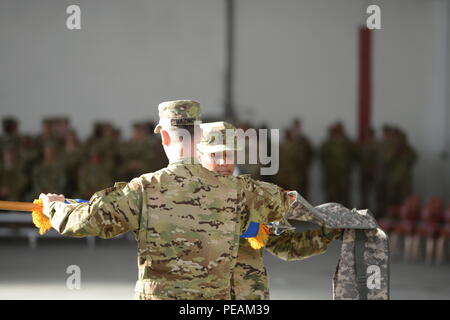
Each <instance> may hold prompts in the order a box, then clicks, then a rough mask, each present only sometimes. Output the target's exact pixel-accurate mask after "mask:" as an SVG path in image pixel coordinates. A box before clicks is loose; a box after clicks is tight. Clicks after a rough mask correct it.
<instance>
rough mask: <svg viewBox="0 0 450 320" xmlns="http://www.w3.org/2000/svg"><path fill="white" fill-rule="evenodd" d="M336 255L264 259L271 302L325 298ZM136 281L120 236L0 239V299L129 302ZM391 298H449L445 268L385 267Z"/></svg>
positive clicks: (129, 246)
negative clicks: (75, 286)
mask: <svg viewBox="0 0 450 320" xmlns="http://www.w3.org/2000/svg"><path fill="white" fill-rule="evenodd" d="M338 255H339V243H338V242H336V243H333V244H332V245H331V247H330V248H329V249H328V251H327V252H326V253H325V254H324V255H321V256H318V257H313V258H310V259H307V260H304V261H297V262H290V263H287V262H284V261H281V260H277V259H276V258H274V257H273V256H271V255H270V254H267V255H266V256H265V261H266V264H267V269H268V271H269V274H270V288H271V297H272V299H331V297H332V296H331V278H332V276H333V272H334V269H335V266H336V262H337V258H338ZM69 265H78V266H79V267H80V269H81V288H80V289H79V290H69V289H67V287H66V281H67V278H68V277H69V275H68V274H66V269H67V267H68V266H69ZM136 277H137V268H136V245H135V243H134V242H132V241H128V240H127V239H125V238H122V239H113V240H101V239H100V240H97V242H96V245H95V247H89V246H88V245H87V242H86V240H85V239H68V238H64V239H62V238H57V239H40V240H39V241H38V245H37V247H36V248H35V249H32V248H30V247H29V245H28V243H27V241H26V240H24V239H20V240H15V241H12V240H9V241H8V240H4V239H1V240H0V299H132V298H133V289H134V283H135V280H136ZM391 298H392V299H450V265H449V264H447V265H443V266H434V265H426V264H425V263H419V262H418V263H405V262H401V261H396V260H394V261H392V263H391Z"/></svg>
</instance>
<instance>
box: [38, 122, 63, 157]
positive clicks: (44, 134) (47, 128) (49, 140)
mask: <svg viewBox="0 0 450 320" xmlns="http://www.w3.org/2000/svg"><path fill="white" fill-rule="evenodd" d="M36 143H37V145H38V149H39V150H40V153H41V156H42V152H43V150H44V148H45V146H46V145H50V144H51V145H53V146H54V147H55V148H58V147H59V146H60V144H61V143H60V142H59V141H58V139H57V138H56V137H55V134H54V132H53V119H50V118H45V119H42V124H41V134H40V135H39V136H38V137H37V138H36Z"/></svg>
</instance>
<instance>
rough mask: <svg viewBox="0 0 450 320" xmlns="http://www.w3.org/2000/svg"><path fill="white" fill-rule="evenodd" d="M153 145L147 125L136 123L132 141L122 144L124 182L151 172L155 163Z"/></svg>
mask: <svg viewBox="0 0 450 320" xmlns="http://www.w3.org/2000/svg"><path fill="white" fill-rule="evenodd" d="M152 147H153V145H152V143H151V141H150V139H149V137H148V132H147V126H146V125H145V123H135V124H134V125H133V133H132V136H131V139H130V140H129V141H126V142H125V143H123V144H122V148H121V149H122V150H121V155H122V159H123V173H122V176H123V180H124V181H129V180H131V179H133V178H135V177H139V176H140V175H141V174H144V173H146V172H152V171H151V164H152V162H153V159H152V158H153V150H152Z"/></svg>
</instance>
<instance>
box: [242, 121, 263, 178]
mask: <svg viewBox="0 0 450 320" xmlns="http://www.w3.org/2000/svg"><path fill="white" fill-rule="evenodd" d="M238 129H241V130H243V132H244V134H247V136H248V138H245V139H244V140H243V143H245V162H244V163H239V164H238V170H239V173H240V174H249V175H250V176H251V177H252V178H253V179H256V180H261V178H262V176H261V165H260V163H259V156H258V133H257V132H256V130H255V129H254V127H252V125H250V124H249V123H242V124H241V125H239V126H238ZM250 145H252V146H254V147H255V149H256V153H255V154H254V155H253V157H251V156H250V151H251V148H250Z"/></svg>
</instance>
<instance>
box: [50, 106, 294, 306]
mask: <svg viewBox="0 0 450 320" xmlns="http://www.w3.org/2000/svg"><path fill="white" fill-rule="evenodd" d="M199 109H200V106H199V104H198V103H196V102H193V101H185V100H182V101H173V102H165V103H162V104H160V106H159V111H160V118H161V121H160V123H159V124H158V126H157V127H156V128H155V132H159V130H160V129H161V128H162V127H164V126H177V125H180V124H183V125H188V124H192V123H193V122H194V121H195V120H198V119H199ZM271 195H273V196H274V197H272V198H270V196H271ZM275 195H276V196H275ZM288 205H289V204H288V198H287V195H285V194H283V193H281V192H279V190H278V189H277V190H270V189H262V190H261V189H258V188H257V186H256V185H255V184H254V183H252V181H247V180H243V179H239V178H235V177H224V176H220V175H218V174H216V173H214V172H211V171H209V170H207V169H205V168H203V167H202V166H201V165H200V164H199V163H195V161H194V160H193V159H189V158H188V159H179V160H178V161H174V162H172V163H170V164H169V166H168V167H166V168H163V169H161V170H159V171H156V172H154V173H148V174H144V175H142V176H140V177H138V178H135V179H133V180H131V181H130V182H129V183H116V184H115V186H114V187H111V188H108V189H105V190H103V191H100V192H97V193H96V194H94V195H93V196H92V198H91V199H90V201H89V203H81V204H64V203H62V202H52V203H50V207H49V209H48V210H46V212H44V213H45V214H46V215H47V216H48V217H49V218H50V220H51V223H52V226H53V227H54V228H55V229H56V230H57V231H58V232H60V233H61V234H63V235H68V236H74V237H81V236H99V237H102V238H111V237H114V236H117V235H119V234H122V233H124V232H127V231H133V232H134V234H135V237H136V240H137V242H138V269H139V277H138V279H139V280H138V281H137V283H136V290H135V292H136V298H137V299H230V298H231V294H232V293H231V278H232V271H233V268H234V266H235V264H236V258H237V250H238V248H239V236H240V234H242V233H243V232H244V231H245V230H246V229H247V228H248V225H249V224H250V222H251V221H256V222H262V223H269V222H271V221H277V220H281V219H282V216H283V214H284V213H285V212H287V209H288Z"/></svg>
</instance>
